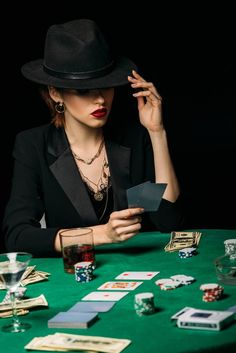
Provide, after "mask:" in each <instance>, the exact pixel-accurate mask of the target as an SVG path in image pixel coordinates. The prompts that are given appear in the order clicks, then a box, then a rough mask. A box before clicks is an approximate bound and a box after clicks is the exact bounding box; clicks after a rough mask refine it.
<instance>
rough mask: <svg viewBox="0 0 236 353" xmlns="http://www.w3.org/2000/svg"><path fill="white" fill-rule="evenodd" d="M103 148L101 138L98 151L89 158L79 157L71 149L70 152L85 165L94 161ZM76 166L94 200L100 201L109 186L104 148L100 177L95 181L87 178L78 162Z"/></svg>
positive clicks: (107, 165)
mask: <svg viewBox="0 0 236 353" xmlns="http://www.w3.org/2000/svg"><path fill="white" fill-rule="evenodd" d="M103 148H104V139H102V140H101V143H100V145H99V148H98V151H97V152H96V154H95V155H94V156H93V157H92V158H90V159H87V160H85V159H83V158H81V157H80V156H78V155H77V154H76V153H75V152H74V151H72V154H73V156H74V158H75V159H76V160H77V161H79V162H82V163H84V164H86V165H91V164H92V163H93V162H94V160H95V159H97V158H98V157H99V156H100V154H101V152H102V150H103ZM77 166H78V169H79V171H80V175H81V177H82V179H83V181H84V182H85V183H86V185H87V186H88V189H89V191H90V192H91V194H92V195H93V197H94V199H95V200H96V201H102V200H103V198H104V196H105V195H106V193H107V191H108V188H109V186H110V173H109V164H108V161H107V158H106V153H105V149H104V157H103V162H102V168H101V173H100V177H99V179H98V182H97V183H95V182H94V181H93V180H91V179H89V178H88V177H87V176H86V175H85V174H84V173H83V172H82V170H81V167H80V166H79V164H77Z"/></svg>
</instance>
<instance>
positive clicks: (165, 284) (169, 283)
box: [155, 278, 181, 290]
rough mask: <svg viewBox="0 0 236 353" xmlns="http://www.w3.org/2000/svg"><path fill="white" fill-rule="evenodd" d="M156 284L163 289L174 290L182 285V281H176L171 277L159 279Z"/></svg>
mask: <svg viewBox="0 0 236 353" xmlns="http://www.w3.org/2000/svg"><path fill="white" fill-rule="evenodd" d="M155 284H156V285H158V286H159V287H160V289H161V290H172V289H175V288H177V287H179V286H180V285H181V283H180V282H178V281H175V280H174V279H171V278H162V279H158V280H157V281H156V282H155Z"/></svg>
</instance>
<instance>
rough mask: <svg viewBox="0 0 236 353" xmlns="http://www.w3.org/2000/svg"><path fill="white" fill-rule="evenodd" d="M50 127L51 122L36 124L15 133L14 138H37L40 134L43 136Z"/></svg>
mask: <svg viewBox="0 0 236 353" xmlns="http://www.w3.org/2000/svg"><path fill="white" fill-rule="evenodd" d="M50 128H51V124H45V125H40V126H36V127H33V128H30V129H25V130H22V131H20V132H18V133H17V135H16V139H28V138H32V139H34V138H37V137H40V136H44V135H45V133H46V134H47V133H48V131H49V130H50Z"/></svg>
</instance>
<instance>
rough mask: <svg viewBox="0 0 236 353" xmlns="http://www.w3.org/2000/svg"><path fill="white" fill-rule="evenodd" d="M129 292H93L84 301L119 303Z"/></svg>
mask: <svg viewBox="0 0 236 353" xmlns="http://www.w3.org/2000/svg"><path fill="white" fill-rule="evenodd" d="M128 293H129V292H91V293H89V294H88V295H86V296H85V297H83V298H82V300H97V301H99V300H104V301H118V300H120V299H121V298H123V297H124V296H125V295H127V294H128Z"/></svg>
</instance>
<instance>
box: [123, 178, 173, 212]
mask: <svg viewBox="0 0 236 353" xmlns="http://www.w3.org/2000/svg"><path fill="white" fill-rule="evenodd" d="M166 186H167V184H164V183H160V184H155V183H151V182H150V181H147V182H145V183H142V184H139V185H136V186H134V187H132V188H130V189H127V190H126V194H127V200H128V207H129V208H131V207H143V208H144V210H145V211H146V212H154V211H157V210H158V208H159V206H160V203H161V200H162V196H163V194H164V192H165V189H166Z"/></svg>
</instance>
